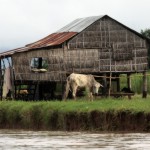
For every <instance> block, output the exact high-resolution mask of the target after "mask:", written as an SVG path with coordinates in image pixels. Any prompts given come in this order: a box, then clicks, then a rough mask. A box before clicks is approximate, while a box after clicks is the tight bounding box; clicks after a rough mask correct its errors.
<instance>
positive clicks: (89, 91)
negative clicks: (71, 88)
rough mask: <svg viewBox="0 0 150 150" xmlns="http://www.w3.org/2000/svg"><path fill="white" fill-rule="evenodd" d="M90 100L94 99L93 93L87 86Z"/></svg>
mask: <svg viewBox="0 0 150 150" xmlns="http://www.w3.org/2000/svg"><path fill="white" fill-rule="evenodd" d="M87 91H88V97H89V100H91V101H93V94H92V90H91V89H90V88H87Z"/></svg>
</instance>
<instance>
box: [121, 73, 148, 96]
mask: <svg viewBox="0 0 150 150" xmlns="http://www.w3.org/2000/svg"><path fill="white" fill-rule="evenodd" d="M147 74H148V75H147V83H148V84H147V92H148V94H150V84H149V83H150V71H148V72H147ZM120 82H121V89H122V88H123V87H127V78H126V75H121V78H120ZM142 87H143V75H142V74H140V73H138V74H132V75H131V89H132V90H133V91H134V92H135V93H137V94H141V93H142Z"/></svg>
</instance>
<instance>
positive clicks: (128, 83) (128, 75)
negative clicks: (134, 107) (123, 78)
mask: <svg viewBox="0 0 150 150" xmlns="http://www.w3.org/2000/svg"><path fill="white" fill-rule="evenodd" d="M127 87H128V89H129V90H131V78H130V74H127ZM128 98H129V99H131V95H128Z"/></svg>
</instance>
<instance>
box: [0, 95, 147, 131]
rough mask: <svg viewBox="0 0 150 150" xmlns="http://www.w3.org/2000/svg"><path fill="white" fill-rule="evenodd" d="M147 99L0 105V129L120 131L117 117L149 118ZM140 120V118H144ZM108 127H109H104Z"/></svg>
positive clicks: (4, 102) (0, 103) (13, 102)
mask: <svg viewBox="0 0 150 150" xmlns="http://www.w3.org/2000/svg"><path fill="white" fill-rule="evenodd" d="M149 99H150V96H149V97H148V98H147V99H141V96H138V95H136V96H135V97H133V99H132V100H128V99H127V98H119V99H114V98H108V99H106V98H105V99H104V98H102V99H100V98H99V99H95V100H94V101H93V102H91V101H88V100H86V99H79V100H77V101H74V100H68V101H62V102H60V101H48V102H46V101H41V102H24V101H1V102H0V112H1V113H0V128H23V129H40V130H41V129H45V130H64V131H66V130H67V131H72V130H80V131H82V130H95V129H97V130H107V129H108V127H110V125H111V129H112V130H117V128H119V127H120V123H119V120H118V119H117V120H116V118H118V116H121V115H122V114H124V113H125V114H126V115H127V114H128V113H129V114H130V115H132V117H133V115H134V116H136V117H137V119H138V115H139V114H141V113H142V115H144V114H145V116H147V115H149V114H150V109H149V106H150V100H149ZM145 116H144V117H145ZM108 123H110V125H108Z"/></svg>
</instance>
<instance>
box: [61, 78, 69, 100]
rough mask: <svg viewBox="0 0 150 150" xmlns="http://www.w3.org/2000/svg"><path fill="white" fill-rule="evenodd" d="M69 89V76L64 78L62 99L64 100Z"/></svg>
mask: <svg viewBox="0 0 150 150" xmlns="http://www.w3.org/2000/svg"><path fill="white" fill-rule="evenodd" d="M69 90H70V85H69V77H68V78H67V80H66V85H65V91H64V95H63V100H66V99H67V97H68V94H69Z"/></svg>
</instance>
